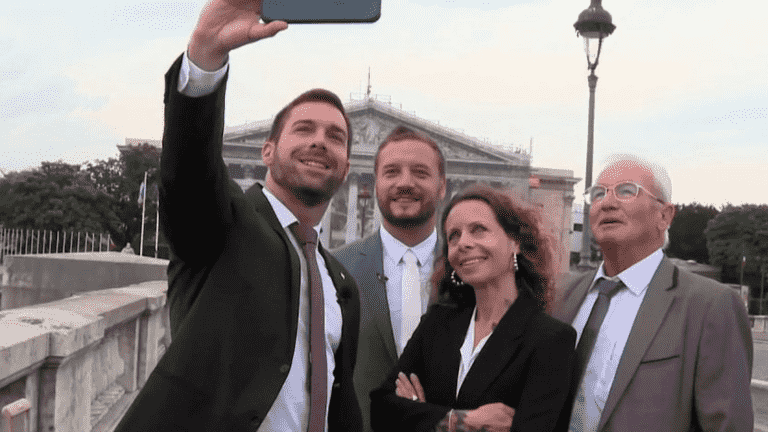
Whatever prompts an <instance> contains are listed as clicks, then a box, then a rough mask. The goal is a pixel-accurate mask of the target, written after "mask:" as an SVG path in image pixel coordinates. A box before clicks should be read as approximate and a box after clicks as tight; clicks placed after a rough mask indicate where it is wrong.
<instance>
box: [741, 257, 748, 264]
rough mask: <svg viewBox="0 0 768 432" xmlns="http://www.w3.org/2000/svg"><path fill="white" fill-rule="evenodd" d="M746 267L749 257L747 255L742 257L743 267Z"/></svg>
mask: <svg viewBox="0 0 768 432" xmlns="http://www.w3.org/2000/svg"><path fill="white" fill-rule="evenodd" d="M746 265H747V256H746V255H742V256H741V266H742V267H744V266H746Z"/></svg>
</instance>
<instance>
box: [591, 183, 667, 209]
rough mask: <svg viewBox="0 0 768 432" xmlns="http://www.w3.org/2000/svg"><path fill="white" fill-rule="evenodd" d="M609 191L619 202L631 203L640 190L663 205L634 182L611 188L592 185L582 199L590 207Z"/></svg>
mask: <svg viewBox="0 0 768 432" xmlns="http://www.w3.org/2000/svg"><path fill="white" fill-rule="evenodd" d="M611 189H613V195H614V196H615V197H616V199H617V200H619V201H631V200H633V199H635V197H637V195H638V194H639V193H640V189H642V190H644V191H645V193H647V194H648V195H649V196H650V197H652V198H653V199H655V200H656V201H658V202H660V203H662V204H664V201H662V200H660V199H659V198H657V197H656V195H654V194H652V193H650V192H648V189H646V188H644V187H643V186H642V185H639V184H637V183H634V182H623V183H619V184H616V185H613V186H611V187H605V186H603V185H594V186H592V187H591V188H589V190H588V191H587V192H586V193H584V199H585V200H586V202H587V204H590V205H591V204H595V203H599V202H600V201H602V200H603V198H605V196H606V195H607V194H608V191H609V190H611Z"/></svg>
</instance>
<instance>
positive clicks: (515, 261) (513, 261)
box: [512, 253, 520, 273]
mask: <svg viewBox="0 0 768 432" xmlns="http://www.w3.org/2000/svg"><path fill="white" fill-rule="evenodd" d="M512 263H513V264H514V266H515V273H517V271H518V270H520V267H519V266H518V265H517V253H515V254H514V255H512Z"/></svg>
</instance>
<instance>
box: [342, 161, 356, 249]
mask: <svg viewBox="0 0 768 432" xmlns="http://www.w3.org/2000/svg"><path fill="white" fill-rule="evenodd" d="M359 181H360V178H359V177H358V175H357V174H350V175H349V177H348V179H347V183H348V184H349V192H348V194H347V234H346V237H345V238H344V242H345V243H352V242H353V241H355V240H357V189H358V182H359Z"/></svg>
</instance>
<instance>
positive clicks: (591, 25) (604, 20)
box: [573, 0, 616, 268]
mask: <svg viewBox="0 0 768 432" xmlns="http://www.w3.org/2000/svg"><path fill="white" fill-rule="evenodd" d="M601 4H602V0H592V2H591V4H590V5H589V7H588V8H587V9H584V11H582V12H581V13H580V14H579V20H578V21H576V23H575V24H574V25H573V27H575V28H576V34H577V35H580V36H582V37H583V38H584V50H585V51H586V53H587V68H588V69H589V71H590V74H589V76H588V77H587V81H588V83H589V124H588V127H587V172H586V176H585V177H584V192H585V193H586V192H587V191H589V188H590V187H591V186H592V153H593V150H592V149H593V141H594V127H595V87H597V76H596V75H595V68H596V67H597V62H598V60H599V59H600V50H601V48H602V46H603V38H606V37H608V36H609V35H610V34H611V33H613V30H614V29H616V26H615V25H613V23H611V14H609V13H608V12H607V11H606V10H605V9H603V7H602V5H601ZM595 44H597V47H595V46H594V45H595ZM595 48H597V49H595ZM581 232H582V236H581V259H580V262H579V267H582V268H586V267H591V264H590V259H591V257H592V248H591V244H592V239H591V237H592V229H591V227H590V226H589V204H587V203H586V202H584V221H583V226H582V231H581Z"/></svg>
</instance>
